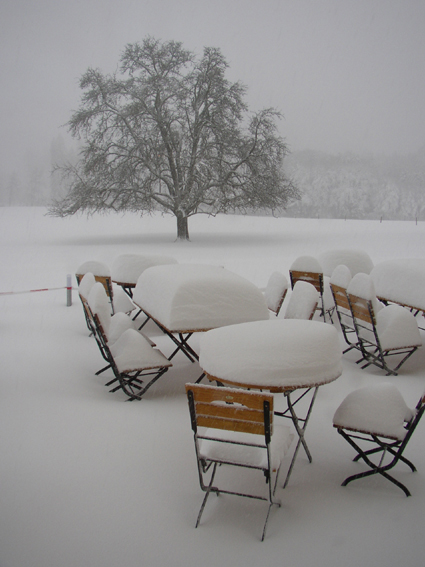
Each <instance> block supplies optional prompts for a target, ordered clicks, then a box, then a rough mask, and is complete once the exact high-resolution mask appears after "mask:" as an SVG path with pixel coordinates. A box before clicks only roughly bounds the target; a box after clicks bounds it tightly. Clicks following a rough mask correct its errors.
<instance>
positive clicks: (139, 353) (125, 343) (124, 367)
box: [110, 329, 171, 373]
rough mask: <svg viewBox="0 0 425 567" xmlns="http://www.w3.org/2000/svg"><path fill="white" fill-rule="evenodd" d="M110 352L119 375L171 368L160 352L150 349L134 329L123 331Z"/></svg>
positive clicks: (143, 338)
mask: <svg viewBox="0 0 425 567" xmlns="http://www.w3.org/2000/svg"><path fill="white" fill-rule="evenodd" d="M110 350H111V353H112V355H113V357H114V361H115V363H116V365H117V368H118V370H119V372H121V373H126V372H132V371H135V370H141V369H145V370H147V369H150V368H165V367H169V366H171V362H170V361H169V360H168V359H167V358H166V357H165V356H164V355H163V354H162V352H161V351H159V350H158V349H154V348H152V347H151V345H150V344H149V342H148V341H147V340H146V338H145V337H143V336H142V335H140V334H139V333H138V332H137V331H136V330H134V329H128V330H127V331H125V332H124V333H123V334H122V335H121V336H120V338H119V339H118V340H117V341H116V342H115V343H114V344H113V345H112V346H111V347H110Z"/></svg>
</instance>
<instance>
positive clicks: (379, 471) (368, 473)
mask: <svg viewBox="0 0 425 567" xmlns="http://www.w3.org/2000/svg"><path fill="white" fill-rule="evenodd" d="M374 474H380V475H382V476H383V477H385V478H386V479H387V480H389V481H390V482H392V483H393V484H395V485H396V486H398V487H399V488H400V489H401V490H402V491H403V492H404V493H405V495H406V496H411V494H410V492H409V490H408V489H407V488H406V487H405V486H404V484H402V483H401V482H399V481H398V480H396V479H395V478H394V477H392V476H391V475H389V474H388V473H386V472H385V471H383V470H382V469H380V468H377V469H371V470H369V471H365V472H362V473H358V474H354V475H352V476H349V477H347V478H346V479H345V480H344V482H343V483H342V484H341V486H347V484H348V483H349V482H351V481H352V480H357V479H359V478H365V477H367V476H372V475H374Z"/></svg>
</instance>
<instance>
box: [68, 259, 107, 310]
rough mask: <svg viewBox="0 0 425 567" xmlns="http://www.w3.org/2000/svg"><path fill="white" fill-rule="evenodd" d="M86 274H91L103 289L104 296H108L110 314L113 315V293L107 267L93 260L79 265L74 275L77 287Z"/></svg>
mask: <svg viewBox="0 0 425 567" xmlns="http://www.w3.org/2000/svg"><path fill="white" fill-rule="evenodd" d="M87 272H91V273H92V274H93V275H94V279H95V280H96V281H97V282H100V283H101V284H102V285H103V287H104V288H105V291H106V295H107V296H108V298H109V302H110V304H111V310H112V313H114V302H113V300H114V291H113V287H112V278H111V272H110V270H109V268H108V266H107V265H106V264H104V263H103V262H97V261H95V260H89V261H88V262H84V264H81V266H79V267H78V269H77V271H76V273H75V278H76V280H77V283H78V285H80V281H81V280H82V278H83V276H84V275H85V274H87Z"/></svg>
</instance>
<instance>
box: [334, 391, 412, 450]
mask: <svg viewBox="0 0 425 567" xmlns="http://www.w3.org/2000/svg"><path fill="white" fill-rule="evenodd" d="M413 416H414V411H413V410H411V409H410V408H408V407H407V405H406V403H405V401H404V399H403V397H402V395H401V394H400V392H399V391H398V390H397V388H396V387H395V386H393V385H392V384H387V383H382V384H377V385H374V386H369V387H366V388H360V389H359V390H355V391H354V392H351V394H348V396H347V397H346V398H345V399H344V400H343V402H342V403H341V405H340V406H339V407H338V409H337V410H336V412H335V415H334V418H333V423H334V426H335V427H342V428H346V429H351V430H354V431H361V432H365V433H368V432H372V433H376V434H377V435H382V436H384V437H389V438H394V439H404V437H405V435H406V430H405V429H404V427H403V424H404V422H406V421H410V420H411V419H412V417H413Z"/></svg>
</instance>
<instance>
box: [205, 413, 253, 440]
mask: <svg viewBox="0 0 425 567" xmlns="http://www.w3.org/2000/svg"><path fill="white" fill-rule="evenodd" d="M196 421H197V423H198V426H200V427H210V428H213V429H226V430H228V431H239V432H241V433H254V434H257V435H264V422H263V423H254V422H252V421H237V420H235V419H223V418H219V417H213V416H206V415H198V416H197V419H196Z"/></svg>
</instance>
